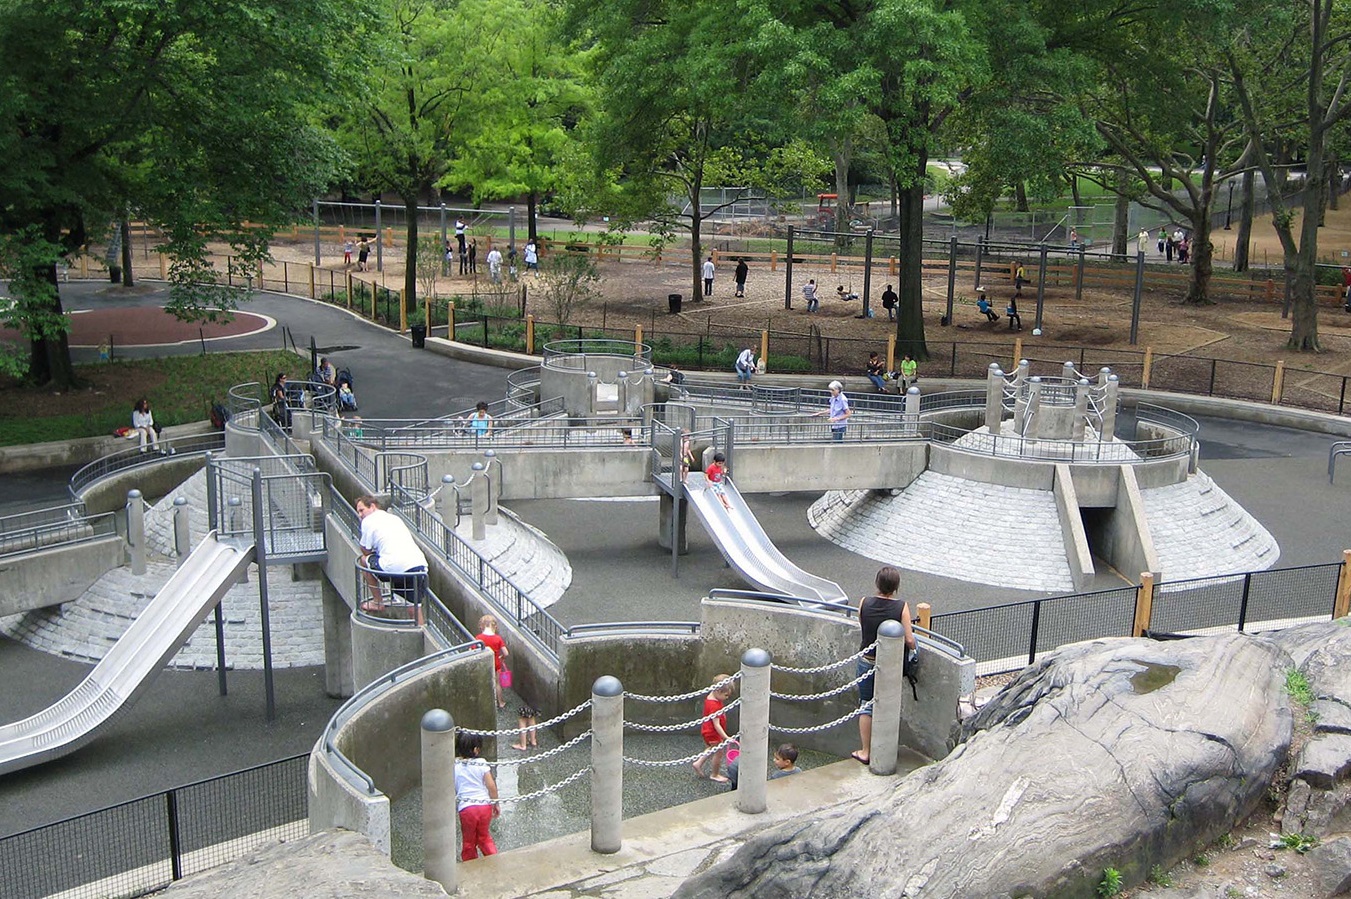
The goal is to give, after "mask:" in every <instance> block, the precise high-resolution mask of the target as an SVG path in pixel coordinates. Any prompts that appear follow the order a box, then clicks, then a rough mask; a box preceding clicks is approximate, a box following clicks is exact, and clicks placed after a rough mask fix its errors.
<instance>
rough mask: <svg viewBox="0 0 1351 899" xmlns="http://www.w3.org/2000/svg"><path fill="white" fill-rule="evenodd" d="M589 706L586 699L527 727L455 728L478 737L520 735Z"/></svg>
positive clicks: (570, 715) (563, 719)
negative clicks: (557, 714)
mask: <svg viewBox="0 0 1351 899" xmlns="http://www.w3.org/2000/svg"><path fill="white" fill-rule="evenodd" d="M590 707H591V700H589V699H588V700H587V701H586V702H584V703H582V704H581V705H579V706H577V707H576V708H575V709H572V710H570V711H567V712H564V713H563V714H561V715H559V716H558V717H556V718H550V719H549V720H548V721H544V722H541V723H540V724H532V725H530V726H528V727H513V728H510V729H508V730H474V729H473V728H472V727H457V728H456V730H458V731H459V732H460V733H462V734H477V735H478V736H480V737H516V736H520V735H521V734H523V733H525V732H526V731H528V730H534V729H536V728H542V727H553V726H554V725H555V724H561V723H562V722H564V721H567V720H568V719H569V718H571V717H572V716H573V715H576V714H577V713H578V712H580V711H582V710H583V709H586V708H590Z"/></svg>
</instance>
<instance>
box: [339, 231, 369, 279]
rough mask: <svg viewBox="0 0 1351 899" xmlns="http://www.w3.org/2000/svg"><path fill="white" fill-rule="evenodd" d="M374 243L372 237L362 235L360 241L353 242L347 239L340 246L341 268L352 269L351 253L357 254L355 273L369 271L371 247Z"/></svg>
mask: <svg viewBox="0 0 1351 899" xmlns="http://www.w3.org/2000/svg"><path fill="white" fill-rule="evenodd" d="M374 243H375V237H374V236H373V235H363V236H362V238H361V240H359V241H353V240H352V238H350V237H349V238H347V240H345V241H343V245H342V266H343V268H351V267H352V251H353V250H355V251H356V254H357V271H359V272H368V271H370V257H371V246H372V245H373V244H374Z"/></svg>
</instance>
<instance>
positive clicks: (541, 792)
mask: <svg viewBox="0 0 1351 899" xmlns="http://www.w3.org/2000/svg"><path fill="white" fill-rule="evenodd" d="M588 736H589V734H588ZM590 773H591V766H590V765H587V766H586V767H585V768H579V769H578V770H576V771H574V772H572V773H571V774H569V775H568V776H567V777H565V778H563V779H562V780H560V781H559V782H558V783H556V784H550V785H549V786H547V787H541V788H540V789H538V790H536V791H535V792H533V793H522V794H521V795H520V796H501V797H498V800H497V801H498V802H500V803H502V804H504V805H505V804H506V803H509V802H529V801H530V800H531V799H538V798H539V797H541V796H548V795H549V794H550V793H557V792H558V791H559V790H561V789H563V788H564V787H567V786H571V785H572V784H573V783H575V782H576V781H578V780H581V779H582V778H583V777H586V776H587V775H588V774H590Z"/></svg>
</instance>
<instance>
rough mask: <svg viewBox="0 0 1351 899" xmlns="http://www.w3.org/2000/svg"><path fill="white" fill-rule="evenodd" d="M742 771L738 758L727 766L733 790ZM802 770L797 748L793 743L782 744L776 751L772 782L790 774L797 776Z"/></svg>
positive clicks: (771, 776) (728, 778)
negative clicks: (798, 764)
mask: <svg viewBox="0 0 1351 899" xmlns="http://www.w3.org/2000/svg"><path fill="white" fill-rule="evenodd" d="M740 769H741V759H740V758H738V759H737V760H736V761H734V762H732V763H731V764H730V765H728V766H727V781H728V783H729V784H731V786H732V789H734V790H735V789H736V785H737V775H738V773H739V772H740ZM801 771H802V769H801V768H799V767H798V766H797V747H796V746H794V745H793V744H792V743H783V744H780V746H779V748H778V749H776V750H774V773H773V774H771V775H769V779H770V780H778V779H779V778H780V777H787V776H788V775H790V774H797V773H799V772H801Z"/></svg>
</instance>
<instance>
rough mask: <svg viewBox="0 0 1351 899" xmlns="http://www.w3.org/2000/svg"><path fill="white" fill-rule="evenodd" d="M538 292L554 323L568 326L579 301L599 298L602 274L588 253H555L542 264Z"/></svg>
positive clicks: (546, 257)
mask: <svg viewBox="0 0 1351 899" xmlns="http://www.w3.org/2000/svg"><path fill="white" fill-rule="evenodd" d="M540 281H541V285H540V287H539V288H538V291H537V292H538V293H539V294H541V295H542V297H543V302H544V305H545V306H546V307H547V308H548V309H549V310H550V312H551V313H552V314H553V316H554V321H556V322H558V323H560V324H567V323H568V320H569V319H571V318H572V310H573V308H574V307H575V306H576V304H577V303H579V302H584V301H586V300H588V299H594V298H595V297H597V296H598V295H599V292H600V288H599V286H598V285H599V284H600V275H599V274H597V272H596V263H595V262H594V261H592V259H591V257H590V256H589V255H588V254H586V253H575V252H569V251H566V250H565V251H563V252H553V253H550V254H549V255H547V256H545V257H544V260H543V262H542V263H541V265H540Z"/></svg>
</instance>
